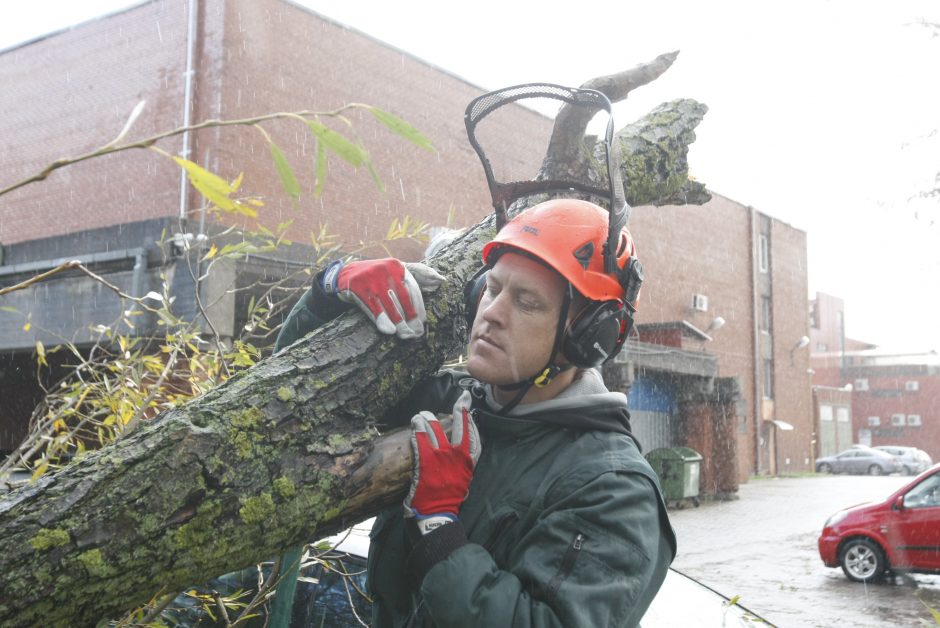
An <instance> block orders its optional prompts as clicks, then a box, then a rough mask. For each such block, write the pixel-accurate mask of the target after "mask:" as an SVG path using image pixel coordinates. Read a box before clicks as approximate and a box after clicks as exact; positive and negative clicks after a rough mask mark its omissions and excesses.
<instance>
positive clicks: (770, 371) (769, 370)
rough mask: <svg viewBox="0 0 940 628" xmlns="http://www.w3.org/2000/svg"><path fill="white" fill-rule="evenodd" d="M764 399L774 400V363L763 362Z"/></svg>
mask: <svg viewBox="0 0 940 628" xmlns="http://www.w3.org/2000/svg"><path fill="white" fill-rule="evenodd" d="M764 398H765V399H773V398H774V361H773V360H764Z"/></svg>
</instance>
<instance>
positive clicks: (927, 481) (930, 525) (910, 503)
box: [818, 464, 940, 582]
mask: <svg viewBox="0 0 940 628" xmlns="http://www.w3.org/2000/svg"><path fill="white" fill-rule="evenodd" d="M818 545H819V556H820V558H822V561H823V563H825V565H826V566H827V567H842V571H844V572H845V575H846V576H847V577H848V578H849V579H850V580H855V581H856V582H871V581H873V580H876V579H878V578H880V577H881V576H882V575H884V574H885V573H886V572H888V571H891V572H908V571H912V572H921V573H940V464H938V465H935V466H933V467H931V468H930V469H928V470H927V471H925V472H923V473H921V474H920V475H919V476H917V477H916V478H915V479H914V480H912V481H911V482H909V483H908V484H907V485H906V486H904V487H903V488H901V489H899V490H897V491H895V492H893V493H892V494H891V495H889V496H888V498H887V499H885V500H884V501H881V502H877V503H868V504H860V505H858V506H853V507H851V508H847V509H846V510H840V511H839V512H837V513H835V514H834V515H832V516H831V517H829V519H828V520H827V521H826V523H825V525H823V530H822V533H821V534H820V535H819V542H818Z"/></svg>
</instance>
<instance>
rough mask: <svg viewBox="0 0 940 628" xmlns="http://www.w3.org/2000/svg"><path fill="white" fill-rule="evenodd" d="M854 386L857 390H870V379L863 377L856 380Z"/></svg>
mask: <svg viewBox="0 0 940 628" xmlns="http://www.w3.org/2000/svg"><path fill="white" fill-rule="evenodd" d="M853 388H854V389H855V390H868V379H867V378H864V377H863V378H860V379H857V380H855V386H853Z"/></svg>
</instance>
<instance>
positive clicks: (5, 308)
mask: <svg viewBox="0 0 940 628" xmlns="http://www.w3.org/2000/svg"><path fill="white" fill-rule="evenodd" d="M0 311H4V312H13V313H14V314H19V313H20V311H19V310H18V309H16V308H15V307H10V306H9V305H0Z"/></svg>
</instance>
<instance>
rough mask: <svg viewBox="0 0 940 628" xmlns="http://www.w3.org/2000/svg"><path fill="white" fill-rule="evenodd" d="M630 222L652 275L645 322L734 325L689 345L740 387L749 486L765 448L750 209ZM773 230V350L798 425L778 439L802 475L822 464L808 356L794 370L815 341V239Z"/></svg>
mask: <svg viewBox="0 0 940 628" xmlns="http://www.w3.org/2000/svg"><path fill="white" fill-rule="evenodd" d="M758 215H759V214H758ZM630 220H631V222H630V230H631V233H632V234H633V236H634V238H635V239H636V242H637V251H638V255H639V258H640V259H641V260H642V262H643V266H644V269H645V275H646V279H645V281H644V284H643V291H642V294H641V297H640V305H639V313H638V315H637V322H638V323H650V322H658V321H677V320H687V321H688V322H690V323H692V324H693V325H695V326H696V327H698V328H699V329H702V330H706V329H708V327H709V325H710V324H711V323H712V321H713V320H714V319H715V317H717V316H721V317H722V318H724V319H725V321H726V322H725V325H724V326H723V327H721V328H720V329H717V330H713V331H710V332H708V333H709V334H710V335H711V336H712V338H713V340H712V341H711V342H697V341H693V342H690V341H688V340H687V341H686V344H685V346H684V347H683V348H685V349H691V350H701V351H707V352H708V353H710V354H712V355H715V356H716V357H717V358H718V368H719V375H720V376H721V377H736V378H737V380H738V382H739V383H740V386H741V398H742V400H743V403H742V408H743V410H744V411H743V412H741V413H739V416H738V418H737V419H736V421H737V424H736V425H735V426H734V429H733V430H731V433H733V434H735V435H736V438H737V456H738V466H737V469H738V473H739V475H740V479H741V481H745V480H746V479H747V477H748V475H750V474H751V473H753V472H754V471H755V469H756V459H755V457H756V450H757V447H758V440H757V438H758V437H757V435H756V434H755V423H754V415H755V404H754V398H755V397H754V396H755V381H754V368H755V357H754V355H755V348H754V324H755V321H754V303H753V291H752V289H751V286H752V285H754V284H753V280H752V276H753V275H752V254H751V210H750V208H749V207H747V206H745V205H742V204H741V203H738V202H736V201H733V200H731V199H728V198H726V197H723V196H721V195H719V194H714V193H713V198H712V200H711V201H709V202H708V203H707V204H706V205H704V206H694V205H687V206H665V207H638V208H635V210H634V212H633V215H632V217H631V219H630ZM770 225H771V228H772V234H773V237H772V238H771V243H772V244H771V259H772V265H771V272H772V277H771V284H772V290H773V292H772V296H773V334H772V336H770V337H769V338H768V342H769V345H768V351H769V354H772V355H773V357H774V362H775V389H776V394H775V396H776V399H775V400H774V401H775V403H774V413H775V416H776V418H778V419H781V420H784V421H786V422H787V423H790V424H791V425H793V426H794V427H795V429H794V430H793V431H792V432H788V433H786V434H784V435H783V436H782V437H780V438H779V439H778V447H777V461H778V462H780V465H781V470H787V469H788V470H794V471H795V470H802V469H804V468H809V467H808V466H807V462H806V460H807V458H809V459H810V460H809V463H808V464H809V465H811V464H812V457H813V456H812V453H811V441H812V439H813V431H814V430H813V419H812V397H811V391H810V379H809V374H808V373H807V369H808V368H809V358H808V349H802V350H797V351H795V352H794V353H793V362H792V363H791V362H790V357H791V355H790V348H792V347H793V346H794V344H795V343H796V342H797V341H798V340H799V338H800V337H801V336H803V335H806V334H808V333H809V326H808V316H807V311H808V307H809V306H808V301H807V290H808V288H807V272H808V271H807V267H806V234H805V232H803V231H800V230H798V229H795V228H793V227H791V226H789V225H786V224H784V223H781V222H779V221H776V220H773V219H770ZM696 293H697V294H704V295H705V296H707V297H708V311H707V312H700V311H696V310H694V309H693V308H692V295H693V294H696ZM758 394H760V393H758ZM765 444H766V443H765ZM761 455H762V456H763V457H766V456H767V455H769V452H768V451H762V453H761ZM787 458H790V463H789V464H788V465H787V464H785V461H786V459H787ZM764 468H766V460H765V461H763V462H762V469H764Z"/></svg>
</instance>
